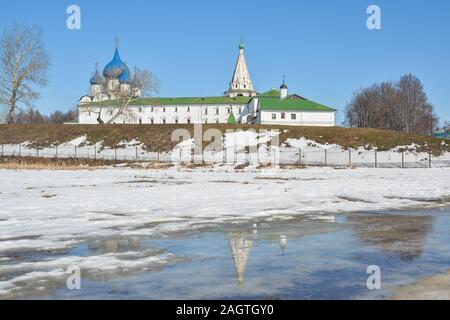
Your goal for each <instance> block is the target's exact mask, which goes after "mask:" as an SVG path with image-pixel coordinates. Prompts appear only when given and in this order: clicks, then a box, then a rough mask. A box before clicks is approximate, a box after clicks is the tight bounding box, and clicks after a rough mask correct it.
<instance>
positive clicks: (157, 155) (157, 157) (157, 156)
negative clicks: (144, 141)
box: [156, 151, 159, 162]
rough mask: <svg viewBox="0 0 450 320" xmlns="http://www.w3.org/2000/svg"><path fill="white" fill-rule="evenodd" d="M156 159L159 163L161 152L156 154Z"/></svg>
mask: <svg viewBox="0 0 450 320" xmlns="http://www.w3.org/2000/svg"><path fill="white" fill-rule="evenodd" d="M156 159H157V161H158V162H159V151H157V152H156Z"/></svg>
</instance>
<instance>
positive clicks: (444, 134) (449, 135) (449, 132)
mask: <svg viewBox="0 0 450 320" xmlns="http://www.w3.org/2000/svg"><path fill="white" fill-rule="evenodd" d="M433 136H435V137H436V138H439V139H450V129H443V130H439V131H436V132H435V133H433Z"/></svg>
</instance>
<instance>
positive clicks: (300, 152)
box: [298, 149, 303, 165]
mask: <svg viewBox="0 0 450 320" xmlns="http://www.w3.org/2000/svg"><path fill="white" fill-rule="evenodd" d="M298 160H299V162H300V165H302V162H303V159H302V149H298Z"/></svg>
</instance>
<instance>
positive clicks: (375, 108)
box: [345, 75, 438, 134]
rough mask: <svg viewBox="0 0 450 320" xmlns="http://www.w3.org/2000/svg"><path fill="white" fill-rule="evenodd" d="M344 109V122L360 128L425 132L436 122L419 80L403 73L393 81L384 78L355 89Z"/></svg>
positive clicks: (436, 119) (432, 127) (433, 126)
mask: <svg viewBox="0 0 450 320" xmlns="http://www.w3.org/2000/svg"><path fill="white" fill-rule="evenodd" d="M345 113H346V114H345V117H346V123H347V124H348V125H349V126H351V127H359V128H368V127H371V128H381V129H391V130H396V131H404V132H414V133H422V134H424V133H429V132H430V131H431V130H432V129H434V128H435V127H436V125H437V122H438V118H437V116H436V115H435V114H434V113H433V108H432V106H431V104H430V103H429V102H428V98H427V95H426V94H425V92H424V90H423V86H422V83H421V82H420V80H419V79H418V78H417V77H415V76H413V75H405V76H403V77H401V79H400V80H399V81H398V82H396V83H392V82H383V83H381V84H374V85H372V86H371V87H369V88H365V89H362V90H360V91H358V92H357V93H356V94H355V95H354V96H353V99H352V101H351V102H350V103H349V104H348V105H347V107H346V110H345Z"/></svg>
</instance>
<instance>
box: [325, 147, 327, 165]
mask: <svg viewBox="0 0 450 320" xmlns="http://www.w3.org/2000/svg"><path fill="white" fill-rule="evenodd" d="M326 165H327V149H325V166H326Z"/></svg>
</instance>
